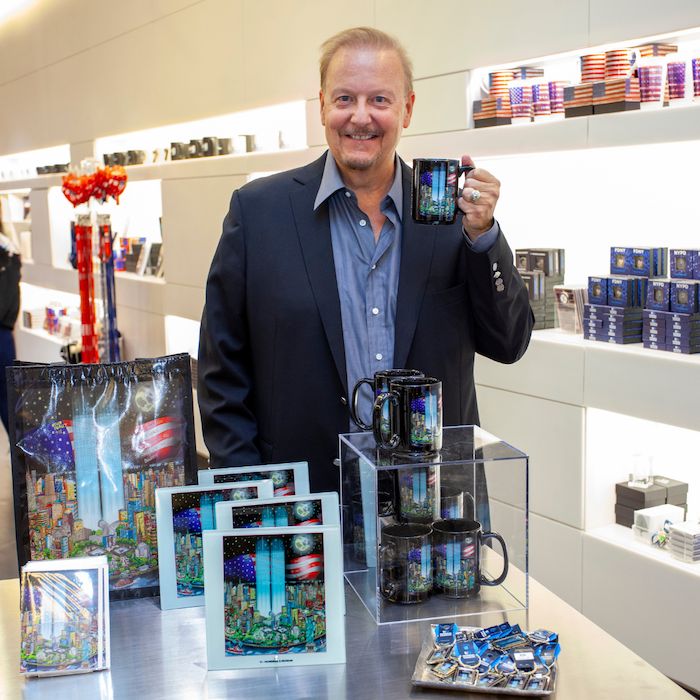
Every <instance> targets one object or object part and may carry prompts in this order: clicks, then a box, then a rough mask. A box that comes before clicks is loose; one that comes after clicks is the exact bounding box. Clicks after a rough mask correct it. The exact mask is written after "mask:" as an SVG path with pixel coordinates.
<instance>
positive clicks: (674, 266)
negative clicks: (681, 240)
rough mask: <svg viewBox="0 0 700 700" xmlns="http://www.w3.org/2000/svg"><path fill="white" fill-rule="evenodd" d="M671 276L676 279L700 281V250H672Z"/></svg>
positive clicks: (670, 256) (670, 252)
mask: <svg viewBox="0 0 700 700" xmlns="http://www.w3.org/2000/svg"><path fill="white" fill-rule="evenodd" d="M669 258H670V274H671V277H672V278H674V279H687V280H692V279H695V280H697V279H700V250H688V249H682V248H671V250H670V251H669Z"/></svg>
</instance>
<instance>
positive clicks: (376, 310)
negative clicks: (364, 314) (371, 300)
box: [372, 308, 379, 316]
mask: <svg viewBox="0 0 700 700" xmlns="http://www.w3.org/2000/svg"><path fill="white" fill-rule="evenodd" d="M372 313H373V314H374V315H375V316H376V315H377V314H378V313H379V309H376V308H375V309H372Z"/></svg>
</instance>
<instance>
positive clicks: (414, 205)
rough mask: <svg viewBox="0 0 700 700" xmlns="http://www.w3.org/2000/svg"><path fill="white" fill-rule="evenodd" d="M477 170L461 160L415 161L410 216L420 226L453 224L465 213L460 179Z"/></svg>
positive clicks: (422, 159) (430, 159) (433, 159)
mask: <svg viewBox="0 0 700 700" xmlns="http://www.w3.org/2000/svg"><path fill="white" fill-rule="evenodd" d="M472 170H474V168H473V167H472V166H471V165H461V164H460V162H459V161H458V160H450V159H443V158H414V159H413V187H412V189H411V216H412V217H413V220H414V221H416V222H418V223H419V224H451V223H453V222H454V221H455V218H456V216H457V215H458V214H461V213H462V210H461V209H460V208H459V207H458V206H457V200H458V199H459V196H460V194H461V192H460V189H459V178H460V176H461V175H463V174H465V173H466V174H467V176H468V174H469V172H470V171H472Z"/></svg>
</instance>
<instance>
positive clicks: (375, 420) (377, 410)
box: [372, 391, 401, 450]
mask: <svg viewBox="0 0 700 700" xmlns="http://www.w3.org/2000/svg"><path fill="white" fill-rule="evenodd" d="M387 401H391V402H392V403H393V404H394V405H395V406H398V405H399V397H398V394H397V393H396V392H395V391H387V392H385V393H383V394H379V396H377V398H376V399H375V400H374V406H373V407H372V432H373V433H374V439H375V440H376V442H377V444H378V445H381V446H382V447H384V448H386V449H389V450H393V449H394V448H395V447H396V446H397V445H398V444H399V442H400V441H401V438H400V437H399V436H398V435H396V434H394V435H392V436H391V438H390V439H389V442H386V441H385V440H384V436H383V435H382V429H381V425H382V411H383V410H384V404H385V403H386V402H387Z"/></svg>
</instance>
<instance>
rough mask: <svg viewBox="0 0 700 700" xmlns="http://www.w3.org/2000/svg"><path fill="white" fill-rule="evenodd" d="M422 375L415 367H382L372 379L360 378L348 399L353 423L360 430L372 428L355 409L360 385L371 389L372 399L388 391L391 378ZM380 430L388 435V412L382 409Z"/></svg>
mask: <svg viewBox="0 0 700 700" xmlns="http://www.w3.org/2000/svg"><path fill="white" fill-rule="evenodd" d="M422 376H424V375H423V373H422V372H419V371H418V370H417V369H384V370H381V371H380V372H375V373H374V378H373V379H368V378H367V377H363V378H362V379H360V381H359V382H357V384H355V387H354V388H353V390H352V400H351V401H350V417H351V418H352V419H353V421H354V422H355V424H356V425H357V426H358V427H360V428H362V430H372V426H371V425H367V424H366V423H365V422H364V421H363V420H362V419H361V418H360V414H359V412H358V410H357V401H358V399H359V396H360V387H361V386H362V385H363V384H367V386H369V387H370V388H371V389H372V399H373V400H374V399H375V398H376V397H377V396H379V395H380V394H383V393H385V392H387V391H389V381H390V380H391V379H399V378H401V377H422ZM382 430H383V431H384V432H385V436H386V438H387V439H388V437H389V412H388V410H386V411H384V417H383V424H382Z"/></svg>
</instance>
